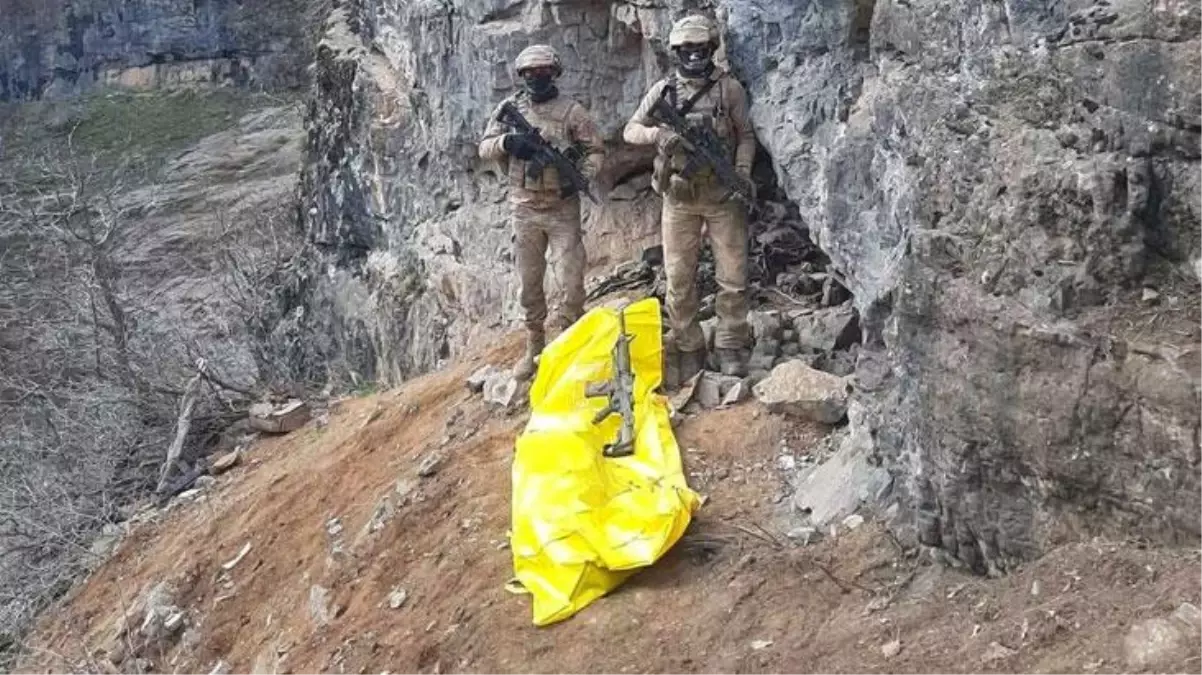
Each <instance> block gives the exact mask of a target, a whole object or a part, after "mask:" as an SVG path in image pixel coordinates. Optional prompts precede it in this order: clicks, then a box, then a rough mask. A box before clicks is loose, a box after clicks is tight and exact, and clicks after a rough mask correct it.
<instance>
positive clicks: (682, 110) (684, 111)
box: [669, 78, 718, 117]
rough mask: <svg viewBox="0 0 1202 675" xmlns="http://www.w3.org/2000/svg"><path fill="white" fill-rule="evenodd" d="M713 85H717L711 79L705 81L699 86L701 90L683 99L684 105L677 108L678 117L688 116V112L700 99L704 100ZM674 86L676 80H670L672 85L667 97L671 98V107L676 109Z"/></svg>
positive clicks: (714, 80)
mask: <svg viewBox="0 0 1202 675" xmlns="http://www.w3.org/2000/svg"><path fill="white" fill-rule="evenodd" d="M715 84H718V80H716V79H712V78H711V79H707V80H706V81H705V84H703V85H701V88H700V89H698V90H697V93H695V94H693V95H692V96H690V97H688V98H687V99H685V102H684V104H683V105H681V106H680V107H679V108H677V110H676V113H677V114H678V115H680V116H681V117H684V116H686V115H688V114H689V113H690V112H692V110H693V107H694V106H696V105H697V103H698V102H700V101H701V99H702V98H704V97H705V95H706V94H708V93H709V90H710V89H713V88H714V85H715ZM676 85H677V80H676V78H672V83H671V84H670V85H669V86H670V87H671V88H672V91H671V93H670V94H669V96H670V97H671V98H672V107H674V108H675V107H676V100H677V99H676V96H677V95H676Z"/></svg>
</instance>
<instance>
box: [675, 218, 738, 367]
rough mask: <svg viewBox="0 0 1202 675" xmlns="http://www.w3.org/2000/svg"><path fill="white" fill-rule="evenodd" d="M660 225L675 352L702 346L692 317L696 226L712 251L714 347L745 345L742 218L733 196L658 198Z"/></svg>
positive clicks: (702, 339)
mask: <svg viewBox="0 0 1202 675" xmlns="http://www.w3.org/2000/svg"><path fill="white" fill-rule="evenodd" d="M660 222H661V228H662V234H663V243H664V268H665V271H666V273H667V278H668V296H667V305H668V320H669V322H670V324H671V328H672V333H673V335H674V337H675V341H676V347H677V349H678V350H679V351H681V352H692V351H697V350H699V349H704V348H705V335H704V334H703V333H702V331H701V324H700V323H699V322H698V320H697V310H698V307H699V304H700V303H699V299H698V292H697V262H698V260H699V258H700V256H701V245H702V225H705V229H706V233H707V237H706V238H708V239H709V242H710V248H712V249H713V253H714V267H715V276H716V277H717V281H718V296H717V298H716V299H715V310H716V312H717V315H718V327H717V330H716V331H715V333H714V347H715V348H717V349H741V348H747V347H750V346H751V344H750V343H751V330H750V328H749V327H748V325H747V216H746V213H745V212H744V211H743V207H742V205H740V204H739V203H738V202H736V201H734V200H730V201H728V202H725V203H714V202H707V201H698V202H682V201H678V200H675V199H672V198H671V197H666V198H665V199H664V208H663V217H662V219H661V221H660Z"/></svg>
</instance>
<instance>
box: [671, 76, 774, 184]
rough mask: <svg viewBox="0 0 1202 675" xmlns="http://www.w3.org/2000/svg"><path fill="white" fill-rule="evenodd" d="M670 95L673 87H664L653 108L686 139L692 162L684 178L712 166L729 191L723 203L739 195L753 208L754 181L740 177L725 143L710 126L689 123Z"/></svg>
mask: <svg viewBox="0 0 1202 675" xmlns="http://www.w3.org/2000/svg"><path fill="white" fill-rule="evenodd" d="M669 91H671V89H670V88H669V87H664V89H663V91H662V92H661V93H660V97H659V98H658V99H656V100H655V103H654V104H652V106H651V117H652V118H653V119H655V120H656V121H658V122H660V123H661V124H664V125H666V126H667V127H669V128H670V129H672V131H675V132H676V133H677V134H679V135H680V137H681V138H682V139H684V145H685V148H686V150H687V152H688V155H689V158H688V161H686V162H685V166H684V169H683V170H682V171H681V172H680V176H681V178H684V179H686V180H688V179H689V178H691V177H692V176H693V174H695V173H697V171H699V170H700V169H701V168H702V167H703V166H708V167H709V168H710V169H712V170H713V172H714V175H715V176H717V178H718V182H720V183H721V184H722V186H723V187H725V188H726V189H727V190H728V192H727V194H726V196H725V197H723V201H725V200H726V199H728V198H730V196H731V195H737V196H738V197H739V199H740V200H741V201H742V202H743V203H744V204H746V205H747V206H748V207H753V206H754V202H755V188H754V186H753V185H752V184H751V181H749V180H747V179H746V178H744V177H743V176H741V175H739V172H738V170H737V169H735V167H734V166H733V165H732V164H731V163H730V162H729V161H727V159H726V151H725V147H724V146H723V143H722V139H720V138H718V136H717V135H716V134H715V133H714V131H713V129H710V128H709V127H708V126H700V125H695V124H691V123H689V121H688V120H687V119H685V118H684V116H682V115H681V114H680V112H679V111H678V110H676V106H674V105H672V103H671V101H669V100H668V95H669V94H668V93H669Z"/></svg>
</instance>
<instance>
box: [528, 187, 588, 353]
mask: <svg viewBox="0 0 1202 675" xmlns="http://www.w3.org/2000/svg"><path fill="white" fill-rule="evenodd" d="M512 208H513V211H512V222H513V233H514V250H515V256H514V257H515V258H516V260H515V262H516V265H517V272H518V281H519V282H520V283H521V295H520V302H521V305H522V311H523V313H524V317H523V318H524V321H525V324H526V330H528V331H530V332H534V333H542V332H543V331H544V324H545V323H546V321H547V297H546V293H545V291H544V283H545V282H544V277H545V276H546V272H547V266H548V264H549V265H550V267H551V284H550V286H551V291H552V293H553V296H552V301H553V303H554V306H553V307H552V311H551V328H552V331H553V332H559V331H562V330H564V329H566V328H567V327H568V326H571V325H572V324H573V323H575V322H576V320H577V319H579V318H580V317H581V316H582V315H583V314H584V266H585V253H584V242H583V241H582V239H581V231H580V199H579V198H578V197H574V198H571V199H557V200H555V201H553V202H550V203H545V204H538V203H535V204H513V205H512Z"/></svg>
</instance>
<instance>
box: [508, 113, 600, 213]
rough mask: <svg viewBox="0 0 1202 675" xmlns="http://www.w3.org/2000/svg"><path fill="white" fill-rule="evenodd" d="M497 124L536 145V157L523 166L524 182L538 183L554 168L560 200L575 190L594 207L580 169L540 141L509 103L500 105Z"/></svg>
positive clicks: (533, 130)
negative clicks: (527, 138) (559, 186)
mask: <svg viewBox="0 0 1202 675" xmlns="http://www.w3.org/2000/svg"><path fill="white" fill-rule="evenodd" d="M497 121H498V122H500V123H501V124H504V125H507V126H509V127H511V128H512V129H514V131H516V132H517V133H521V134H526V135H529V136H532V137H534V139H535V140H536V141H537V142H538V145H539V150H538V153H537V154H535V156H534V158H533V159H531V160H530V161H529V162H528V163H527V164H526V177H527V178H529V179H531V180H538V179H539V178H541V177H542V175H543V171H544V170H546V168H547V167H548V166H554V167H555V168H556V169H558V171H559V180H560V182H561V184H562V187H561V189H560V193H561V194H562V195H563V196H565V197H566V196H568V195H569V194H571V191H573V190H574V191H575V192H580V193H583V194H584V196H586V197H588V198H589V199H590V200H592V202H593V203H594V204H596V203H597V198H596V197H594V196H593V193H592V191H590V190H589V187H588V179H587V178H585V177H584V174H582V173H580V169H578V168H576V163H575V162H573V161H572V160H571V159H569V158H568V157H567V155H565V154H564V153H562V152H560V151H559V150H557V149H556V148H555V146H554V145H552V144H551V142H550V141H548V140H547V139H545V138H543V135H542V132H540V131H539V130H538V127H536V126H534V125H533V124H530V122H529V121H528V120H527V119H526V117H525V116H524V115H522V112H521V111H520V110H518V108H517V106H515V105H514V104H513V102H512V101H506V102H505V103H503V104H501V110H500V112H499V113H498V115H497Z"/></svg>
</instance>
